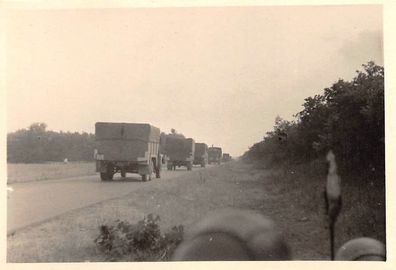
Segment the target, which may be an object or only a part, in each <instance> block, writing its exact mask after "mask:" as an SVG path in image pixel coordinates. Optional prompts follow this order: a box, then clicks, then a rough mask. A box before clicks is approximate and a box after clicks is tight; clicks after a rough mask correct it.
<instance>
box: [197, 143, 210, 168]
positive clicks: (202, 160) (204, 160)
mask: <svg viewBox="0 0 396 270" xmlns="http://www.w3.org/2000/svg"><path fill="white" fill-rule="evenodd" d="M193 164H194V165H201V167H205V166H206V164H208V146H207V145H206V143H196V144H195V152H194V162H193Z"/></svg>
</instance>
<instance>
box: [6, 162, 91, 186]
mask: <svg viewBox="0 0 396 270" xmlns="http://www.w3.org/2000/svg"><path fill="white" fill-rule="evenodd" d="M94 174H95V164H94V163H93V162H69V163H63V162H53V163H43V164H19V163H18V164H14V163H8V164H7V183H8V184H12V183H19V182H29V181H40V180H48V179H60V178H68V177H75V176H85V175H94Z"/></svg>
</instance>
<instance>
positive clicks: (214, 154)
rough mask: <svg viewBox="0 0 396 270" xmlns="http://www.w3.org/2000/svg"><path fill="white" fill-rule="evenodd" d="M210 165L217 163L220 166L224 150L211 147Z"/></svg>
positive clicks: (209, 154)
mask: <svg viewBox="0 0 396 270" xmlns="http://www.w3.org/2000/svg"><path fill="white" fill-rule="evenodd" d="M208 157H209V160H208V163H209V164H211V163H217V164H220V163H221V157H222V150H221V148H220V147H214V146H212V147H209V149H208Z"/></svg>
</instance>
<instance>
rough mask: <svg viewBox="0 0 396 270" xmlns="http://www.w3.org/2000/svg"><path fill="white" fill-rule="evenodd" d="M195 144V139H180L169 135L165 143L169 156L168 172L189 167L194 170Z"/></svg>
mask: <svg viewBox="0 0 396 270" xmlns="http://www.w3.org/2000/svg"><path fill="white" fill-rule="evenodd" d="M194 152H195V142H194V140H193V139H191V138H188V139H185V138H180V137H174V136H171V135H168V136H167V137H166V142H165V153H166V156H167V167H168V170H172V169H173V170H175V169H176V167H181V166H184V167H187V170H189V171H190V170H191V169H192V164H193V161H194Z"/></svg>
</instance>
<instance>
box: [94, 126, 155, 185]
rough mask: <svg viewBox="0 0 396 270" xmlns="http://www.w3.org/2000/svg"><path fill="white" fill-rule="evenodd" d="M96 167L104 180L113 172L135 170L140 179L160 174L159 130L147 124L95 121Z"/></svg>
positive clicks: (123, 175) (123, 172)
mask: <svg viewBox="0 0 396 270" xmlns="http://www.w3.org/2000/svg"><path fill="white" fill-rule="evenodd" d="M95 139H96V149H95V154H94V156H95V159H96V171H97V172H99V173H100V178H101V179H102V180H103V181H106V180H112V179H113V175H114V174H115V173H118V172H120V173H121V176H122V177H125V176H126V173H137V174H140V175H141V177H142V181H147V180H151V176H152V174H153V173H155V175H156V177H157V178H160V171H161V156H160V153H159V145H160V130H159V128H156V127H153V126H151V125H149V124H136V123H105V122H98V123H96V124H95Z"/></svg>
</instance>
